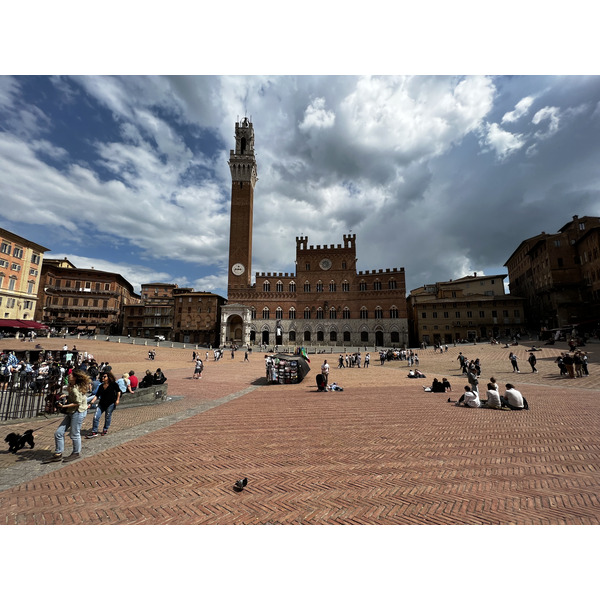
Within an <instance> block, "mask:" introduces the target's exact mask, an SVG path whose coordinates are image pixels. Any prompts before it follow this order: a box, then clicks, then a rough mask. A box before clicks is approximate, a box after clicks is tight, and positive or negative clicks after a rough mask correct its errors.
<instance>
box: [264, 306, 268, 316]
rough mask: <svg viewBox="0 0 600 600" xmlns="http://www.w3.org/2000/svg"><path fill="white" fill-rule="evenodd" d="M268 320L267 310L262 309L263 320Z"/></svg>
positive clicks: (265, 308)
mask: <svg viewBox="0 0 600 600" xmlns="http://www.w3.org/2000/svg"><path fill="white" fill-rule="evenodd" d="M268 318H269V309H268V308H267V307H266V306H265V307H264V308H263V319H268Z"/></svg>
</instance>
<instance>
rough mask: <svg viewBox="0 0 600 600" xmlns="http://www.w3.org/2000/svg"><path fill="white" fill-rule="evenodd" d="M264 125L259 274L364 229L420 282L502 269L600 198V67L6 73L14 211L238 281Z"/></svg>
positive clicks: (26, 224) (33, 221)
mask: <svg viewBox="0 0 600 600" xmlns="http://www.w3.org/2000/svg"><path fill="white" fill-rule="evenodd" d="M244 116H248V117H249V118H250V119H251V121H252V122H253V124H254V130H255V150H256V159H257V163H258V178H259V180H258V183H257V184H256V188H255V195H254V241H253V261H252V273H253V274H254V273H255V272H257V271H258V272H262V271H270V272H273V271H277V272H279V271H281V272H293V271H294V259H295V237H296V236H299V235H308V238H309V244H339V243H342V239H343V235H344V234H346V233H349V232H352V233H355V234H356V236H357V242H356V246H357V255H358V262H357V269H358V270H367V269H375V268H393V267H404V269H405V273H406V284H407V291H409V290H411V289H413V288H415V287H418V286H420V285H423V284H426V283H433V282H435V281H444V280H448V279H455V278H458V277H462V276H465V275H468V274H472V273H473V272H477V273H479V274H487V275H492V274H494V275H496V274H503V273H506V269H505V268H504V267H503V265H504V263H505V262H506V260H507V259H508V258H509V256H510V255H511V253H512V252H513V251H514V250H515V249H516V248H517V246H518V245H519V243H520V242H521V241H522V240H523V239H525V238H528V237H531V236H534V235H537V234H539V233H540V232H541V231H546V232H555V231H557V230H558V229H559V228H560V227H562V226H563V225H564V224H565V223H566V222H568V221H569V220H571V218H572V216H573V215H575V214H578V215H580V216H583V215H600V196H599V194H598V190H599V187H600V172H599V170H598V164H599V163H600V160H599V159H600V144H599V143H598V140H599V138H600V135H599V134H600V77H598V76H574V75H570V76H552V75H545V76H527V75H520V76H506V75H497V76H486V75H467V76H459V75H443V76H436V75H426V76H421V75H409V76H402V75H399V76H371V75H363V76H350V75H339V76H326V75H317V76H311V75H301V76H291V75H277V76H268V75H261V76H218V75H208V76H190V75H187V76H157V75H148V76H146V75H144V76H127V75H126V76H102V75H92V76H88V75H83V76H60V75H56V76H55V75H50V76H46V75H44V76H39V75H33V76H32V75H30V76H11V75H5V76H2V77H0V172H2V174H3V175H2V188H1V189H2V194H1V199H0V202H1V205H2V206H3V207H5V208H6V207H14V208H15V209H16V210H11V211H7V210H2V222H3V227H4V228H6V229H8V230H10V231H13V232H15V233H18V234H19V235H21V236H23V237H25V238H27V239H30V240H32V241H35V242H37V243H39V244H42V245H43V246H46V247H48V248H49V249H50V251H49V252H48V253H47V256H48V257H55V258H56V257H61V258H62V257H64V256H66V257H68V258H69V260H70V261H71V262H72V263H74V264H75V265H76V266H77V267H82V268H89V267H94V268H96V269H100V270H106V271H113V272H118V273H121V274H122V275H123V276H124V277H125V278H126V279H127V280H128V281H130V282H131V283H132V284H133V285H134V288H135V290H136V291H138V292H139V289H140V285H141V284H142V283H148V282H155V281H162V282H173V283H177V284H178V285H179V286H192V287H194V288H195V289H196V290H199V291H200V290H201V291H212V292H215V293H218V294H220V295H222V296H226V282H227V272H226V271H227V260H228V244H229V208H230V193H231V177H230V174H229V168H228V164H227V160H228V156H229V151H230V149H232V148H233V147H234V127H235V122H236V121H238V120H239V119H241V118H243V117H244Z"/></svg>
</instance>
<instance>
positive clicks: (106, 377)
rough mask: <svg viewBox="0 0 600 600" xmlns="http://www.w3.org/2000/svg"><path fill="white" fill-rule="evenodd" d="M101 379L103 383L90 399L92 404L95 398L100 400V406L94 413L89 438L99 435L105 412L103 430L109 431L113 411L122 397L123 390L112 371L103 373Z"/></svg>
mask: <svg viewBox="0 0 600 600" xmlns="http://www.w3.org/2000/svg"><path fill="white" fill-rule="evenodd" d="M101 381H102V383H101V385H100V387H99V388H98V390H97V391H96V395H95V396H93V397H92V398H91V400H90V406H91V405H92V403H93V402H94V400H98V408H96V414H95V415H94V423H93V425H92V432H91V433H89V434H88V435H86V436H85V437H86V439H88V440H89V439H91V438H95V437H98V425H100V418H101V417H102V413H104V429H103V430H102V435H106V434H107V433H108V428H109V427H110V422H111V420H112V413H113V411H114V410H115V408H116V407H117V406H118V405H119V400H120V399H121V390H120V388H119V386H118V385H117V382H116V381H115V376H114V375H113V374H112V372H111V371H108V373H102V377H101Z"/></svg>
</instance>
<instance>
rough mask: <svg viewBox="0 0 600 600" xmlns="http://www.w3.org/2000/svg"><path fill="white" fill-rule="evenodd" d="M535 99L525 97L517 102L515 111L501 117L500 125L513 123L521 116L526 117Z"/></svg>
mask: <svg viewBox="0 0 600 600" xmlns="http://www.w3.org/2000/svg"><path fill="white" fill-rule="evenodd" d="M534 101H535V98H534V97H533V96H526V97H525V98H523V99H521V100H519V102H517V104H516V106H515V109H514V110H512V111H510V112H507V113H505V114H504V116H503V117H502V123H513V122H514V121H517V120H518V119H520V118H521V117H522V116H523V115H526V114H527V113H528V112H529V109H530V108H531V105H532V104H533V103H534Z"/></svg>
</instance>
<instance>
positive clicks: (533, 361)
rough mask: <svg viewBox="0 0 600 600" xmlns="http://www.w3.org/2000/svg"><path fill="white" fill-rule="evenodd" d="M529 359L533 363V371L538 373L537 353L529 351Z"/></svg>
mask: <svg viewBox="0 0 600 600" xmlns="http://www.w3.org/2000/svg"><path fill="white" fill-rule="evenodd" d="M527 361H528V362H529V364H530V365H531V372H532V373H537V372H538V370H537V369H536V368H535V364H536V363H537V358H536V357H535V354H534V353H533V352H530V353H529V358H528V359H527Z"/></svg>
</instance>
